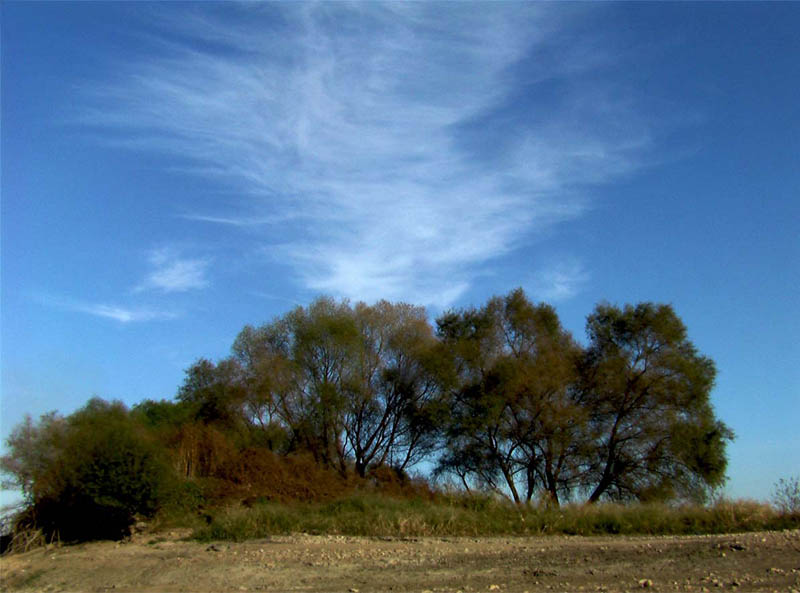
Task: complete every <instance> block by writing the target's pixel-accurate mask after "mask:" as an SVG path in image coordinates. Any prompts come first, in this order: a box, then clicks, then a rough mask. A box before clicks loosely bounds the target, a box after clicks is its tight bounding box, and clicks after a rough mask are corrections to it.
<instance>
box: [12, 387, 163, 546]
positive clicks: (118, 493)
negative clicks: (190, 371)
mask: <svg viewBox="0 0 800 593" xmlns="http://www.w3.org/2000/svg"><path fill="white" fill-rule="evenodd" d="M7 446H8V449H9V451H10V454H9V455H7V456H5V457H3V458H2V459H0V470H2V471H3V473H5V474H7V475H8V476H10V477H11V480H9V481H8V482H6V485H10V486H16V487H18V488H20V489H21V490H22V492H23V494H24V495H25V498H26V501H27V504H28V507H27V509H26V511H25V512H24V513H23V514H22V515H21V516H20V518H19V520H18V525H20V526H21V527H30V528H36V529H41V530H42V531H43V532H44V534H45V535H46V536H47V537H48V538H50V539H53V538H58V539H61V540H63V541H76V540H91V539H117V538H119V537H122V536H124V535H126V534H127V533H129V528H130V525H131V524H132V523H133V520H134V517H135V516H136V515H141V516H146V517H148V516H153V515H154V514H155V513H156V511H157V510H158V509H159V507H160V506H161V504H162V501H163V500H165V499H166V498H167V497H169V496H170V495H171V492H172V491H173V490H174V489H175V486H176V482H177V481H176V479H175V477H174V474H173V472H172V470H171V468H170V465H169V462H168V460H167V459H166V457H165V456H164V452H163V449H162V448H160V447H159V446H158V445H157V443H156V442H154V440H153V439H152V438H151V437H150V435H149V434H148V432H147V431H146V429H145V428H144V427H143V426H141V425H140V424H139V423H138V422H136V421H135V420H134V419H133V418H132V417H131V415H130V414H129V412H128V410H127V409H126V408H125V406H124V405H123V404H121V403H119V402H106V401H103V400H101V399H92V400H90V401H89V402H88V403H87V404H86V405H85V406H84V407H83V408H81V409H80V410H78V411H77V412H75V413H73V414H71V415H70V416H68V417H61V416H58V415H56V414H48V415H45V416H42V418H41V419H40V420H39V422H34V421H32V420H31V419H30V418H28V419H26V421H25V422H24V423H23V424H21V425H20V426H18V427H17V428H16V429H15V430H14V432H13V433H12V435H11V437H10V438H9V439H8V442H7Z"/></svg>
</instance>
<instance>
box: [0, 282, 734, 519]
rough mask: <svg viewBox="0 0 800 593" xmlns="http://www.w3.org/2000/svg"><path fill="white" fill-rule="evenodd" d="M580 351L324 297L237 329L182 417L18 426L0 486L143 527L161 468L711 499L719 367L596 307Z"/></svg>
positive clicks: (192, 382) (476, 316)
mask: <svg viewBox="0 0 800 593" xmlns="http://www.w3.org/2000/svg"><path fill="white" fill-rule="evenodd" d="M587 338H588V341H587V344H586V345H585V346H583V345H581V344H579V343H578V342H577V341H576V340H575V339H574V338H573V337H572V336H571V335H570V334H569V332H567V331H566V330H565V329H564V328H563V327H562V326H561V323H560V321H559V319H558V316H557V314H556V312H555V310H554V309H553V308H552V307H551V306H549V305H547V304H533V303H531V302H530V301H529V300H528V299H527V297H526V296H525V294H524V293H523V291H522V290H516V291H513V292H511V293H510V294H508V295H506V296H504V297H495V298H492V299H491V300H489V301H488V302H487V303H486V304H485V305H484V306H483V307H480V308H469V309H463V310H457V311H450V312H447V313H445V314H443V315H442V316H441V317H439V318H438V319H437V320H436V322H435V327H434V326H433V325H431V324H430V323H429V322H428V319H427V316H426V312H425V310H424V309H422V308H420V307H414V306H411V305H407V304H402V303H389V302H386V301H381V302H379V303H377V304H375V305H371V306H370V305H366V304H363V303H358V304H356V305H354V306H351V305H350V304H349V303H348V302H346V301H344V302H338V301H335V300H333V299H330V298H320V299H318V300H316V301H314V302H313V303H311V304H310V305H309V306H307V307H297V308H296V309H294V310H293V311H291V312H289V313H287V314H285V315H283V316H282V317H279V318H277V319H275V320H273V321H272V322H270V323H267V324H265V325H262V326H260V327H250V326H247V327H245V328H244V329H243V330H242V331H241V333H240V334H239V336H238V337H237V338H236V340H235V342H234V344H233V348H232V355H231V356H230V357H228V358H225V359H223V360H219V361H217V362H212V361H209V360H206V359H200V360H198V361H197V362H196V363H195V364H193V365H192V366H191V367H190V368H189V369H187V371H186V378H185V381H184V383H183V385H182V386H181V387H180V389H179V391H178V394H177V397H176V399H175V400H173V401H163V400H162V401H153V400H147V401H145V402H142V403H141V404H139V405H137V406H135V407H134V408H133V410H132V411H130V412H127V411H126V410H124V408H122V407H121V406H119V405H116V404H107V403H104V402H99V401H95V400H93V402H90V404H89V405H88V406H87V407H86V408H84V409H83V410H82V411H80V412H78V413H76V414H73V415H72V416H70V417H68V418H66V419H64V418H60V417H57V416H48V417H44V418H43V419H42V420H41V421H40V422H39V423H38V424H35V423H31V422H30V421H28V422H27V423H25V424H24V425H21V426H19V427H18V428H17V430H16V431H15V432H14V433H13V435H12V438H11V439H10V440H9V442H8V445H9V450H10V455H8V456H6V457H4V458H3V459H2V462H1V463H0V469H2V470H3V471H4V472H5V473H7V474H9V475H11V477H12V478H13V479H14V480H15V482H16V484H17V485H19V486H21V487H22V489H23V491H24V492H25V493H26V495H27V496H28V498H29V500H30V501H31V502H33V503H35V504H39V506H40V507H41V506H42V505H41V502H42V501H47V500H55V499H58V498H59V497H63V496H67V497H70V496H72V497H78V498H80V497H81V496H83V497H84V498H85V497H87V496H88V497H90V498H92V500H95V501H100V503H102V504H105V505H106V506H109V505H110V506H114V505H117V507H120V508H123V510H124V511H125V512H126V513H128V514H131V513H134V512H147V511H150V510H152V507H153V504H154V503H153V501H154V500H157V498H158V494H157V490H158V488H160V487H161V486H159V484H164V483H166V482H168V481H169V480H167V478H165V477H164V476H163V475H162V474H163V473H164V472H163V468H164V467H165V460H167V461H166V466H168V467H171V469H172V474H173V477H177V478H184V479H186V478H189V479H194V478H204V477H217V478H230V476H232V475H234V474H236V478H235V479H236V480H238V481H239V482H242V481H248V479H249V478H248V476H247V472H248V471H250V472H251V473H252V472H261V473H263V472H264V471H268V470H264V469H263V468H264V467H267V466H264V465H263V464H262V465H261V466H259V465H258V463H257V462H256V461H257V459H258V458H259V457H262V458H265V457H269V458H283V459H289V458H298V457H300V456H305V457H306V458H311V459H313V463H314V465H315V466H316V467H318V468H322V469H323V470H325V471H327V472H329V473H335V474H338V475H339V476H340V477H342V478H347V477H348V476H350V475H355V476H358V477H360V478H365V477H368V476H369V475H370V474H371V473H373V472H380V471H381V470H385V468H392V471H393V472H394V473H395V475H398V476H403V475H406V472H407V471H408V470H409V469H410V468H412V467H415V466H416V467H425V468H428V469H430V470H432V476H433V477H436V478H442V479H449V480H450V481H454V482H455V483H460V484H462V485H463V487H464V488H465V489H466V490H468V491H470V490H473V489H481V490H487V489H489V490H493V491H496V492H498V493H502V494H503V495H506V496H508V497H510V498H511V499H513V500H514V501H515V502H517V503H523V502H526V501H530V500H531V499H533V498H538V499H544V500H546V501H548V502H550V503H554V504H558V503H559V501H563V500H574V499H578V498H580V497H585V498H586V499H587V500H588V501H590V502H595V501H598V500H601V499H613V500H630V499H638V500H654V499H662V500H663V499H670V498H675V497H683V498H692V499H702V498H703V497H704V495H706V494H707V493H708V491H709V490H710V489H711V488H714V487H716V486H718V485H720V484H721V483H722V481H723V480H724V475H725V467H726V456H725V446H726V443H727V441H728V440H730V439H731V438H732V433H731V431H730V430H729V429H728V428H727V427H726V426H725V425H724V424H723V423H722V422H720V421H719V420H717V419H716V418H715V416H714V413H713V409H712V407H711V403H710V399H709V397H710V392H711V389H712V386H713V382H714V375H715V369H714V365H713V362H712V361H711V360H709V359H708V358H706V357H704V356H702V355H701V354H699V353H698V352H697V350H696V348H695V347H694V346H693V344H692V343H691V341H689V339H688V337H687V332H686V328H685V327H684V325H683V323H682V322H681V320H680V319H679V318H678V316H677V315H676V314H675V312H674V311H673V309H672V308H671V307H670V306H668V305H657V304H652V303H642V304H639V305H636V306H630V305H628V306H625V307H622V308H619V307H616V306H611V305H607V304H603V305H598V306H597V307H596V308H595V310H594V312H593V313H592V314H591V315H590V316H589V317H588V320H587ZM123 417H124V418H123ZM87 423H89V424H91V425H92V427H93V428H92V429H91V431H89V432H87V428H88V425H87ZM85 425H86V426H85ZM87 434H91V435H92V436H91V438H89V437H86V435H87ZM87 438H88V440H86V439H87ZM81 439H84V440H85V441H86V442H83V441H82V440H81ZM66 460H70V461H68V462H67V461H66ZM98 460H99V461H98ZM232 460H234V461H235V463H233V462H232ZM242 460H249V461H247V462H246V463H245V462H244V461H242ZM420 462H425V463H423V464H422V465H421V466H420ZM64 463H67V466H68V467H69V468H70V469H69V471H68V472H66V474H65V473H64V472H63V471H60V470H57V469H54V468H61V467H64V465H63V464H64ZM254 463H255V465H253V464H254ZM236 464H238V465H236ZM134 466H135V467H134ZM233 466H236V467H238V469H235V468H234V469H232V467H233ZM258 467H261V468H262V469H261V470H258V469H252V468H258ZM270 467H273V466H270ZM247 468H251V469H247ZM86 472H89V473H91V472H95V473H97V472H100V473H99V474H98V476H94V475H93V474H92V475H89V474H87V473H86ZM130 472H134V473H135V474H136V475H138V476H145V477H142V478H135V479H134V478H131V477H130V475H131V473H130ZM237 472H238V473H237ZM101 474H102V476H106V478H107V479H106V483H105V485H101V486H97V487H96V486H94V485H92V486H91V488H89V490H90V491H88V492H87V488H86V487H82V486H81V484H97V483H102V482H103V479H101V477H102V476H101ZM109 476H110V477H114V476H116V477H114V479H111V478H110V477H109ZM251 478H252V480H253V481H256V478H260V479H263V475H262V476H255V475H253V476H251ZM230 479H233V478H230ZM92 488H94V490H92ZM120 489H121V490H122V491H123V493H124V495H122V496H121V499H122V500H123V502H121V503H120V502H119V500H118V499H115V498H114V496H115V495H114V491H115V490H116V491H119V490H120ZM118 498H119V497H118ZM76 500H77V498H76ZM114 500H117V502H113V501H114ZM109 501H111V502H109ZM35 504H34V506H35ZM46 506H47V505H44V507H46ZM44 507H42V508H44Z"/></svg>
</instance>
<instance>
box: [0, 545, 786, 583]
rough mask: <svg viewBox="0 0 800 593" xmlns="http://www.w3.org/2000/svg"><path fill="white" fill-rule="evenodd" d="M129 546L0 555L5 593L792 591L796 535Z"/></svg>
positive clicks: (42, 549)
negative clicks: (20, 592)
mask: <svg viewBox="0 0 800 593" xmlns="http://www.w3.org/2000/svg"><path fill="white" fill-rule="evenodd" d="M186 535H187V534H186V533H185V532H183V533H182V532H179V531H173V532H169V533H161V534H146V533H144V534H139V535H137V536H134V538H132V540H131V541H130V542H125V543H114V542H100V543H91V544H82V545H76V546H62V547H50V548H49V549H44V548H40V549H38V550H33V551H30V552H27V553H25V554H15V555H11V556H5V557H3V558H2V559H0V571H1V572H0V574H1V575H2V581H0V582H1V583H2V584H1V585H0V587H1V588H2V590H4V591H115V592H116V591H237V592H238V591H342V592H351V593H355V592H360V593H367V592H370V591H390V592H406V591H418V592H429V593H433V592H446V591H447V592H456V591H462V592H464V593H468V592H472V593H477V592H480V591H486V592H489V591H497V592H499V593H503V592H506V591H518V592H522V591H530V592H534V591H609V592H611V591H631V590H638V589H648V590H650V591H695V592H702V591H720V590H723V591H724V590H734V591H781V592H791V591H798V592H800V531H798V530H793V531H784V532H775V533H749V534H741V535H723V536H693V537H591V538H590V537H554V536H551V537H543V538H408V539H398V538H362V537H340V536H311V535H293V536H281V537H272V538H269V539H263V540H255V541H250V542H246V543H236V544H231V543H227V542H218V543H212V544H208V543H205V544H203V543H198V542H194V541H185V540H183V539H182V538H183V537H185V536H186Z"/></svg>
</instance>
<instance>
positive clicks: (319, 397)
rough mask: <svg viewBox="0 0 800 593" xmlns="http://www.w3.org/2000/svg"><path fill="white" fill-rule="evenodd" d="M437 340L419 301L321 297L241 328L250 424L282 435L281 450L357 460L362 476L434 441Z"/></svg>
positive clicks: (404, 460) (336, 463)
mask: <svg viewBox="0 0 800 593" xmlns="http://www.w3.org/2000/svg"><path fill="white" fill-rule="evenodd" d="M434 346H435V339H434V336H433V333H432V330H431V328H430V326H429V324H428V323H427V321H426V319H425V313H424V311H423V310H422V309H421V308H419V307H412V306H410V305H405V304H402V303H399V304H392V303H388V302H386V301H381V302H379V303H377V304H375V305H373V306H368V305H365V304H363V303H358V304H356V305H355V306H354V307H352V306H350V304H349V303H347V302H346V301H344V302H336V301H334V300H332V299H329V298H320V299H318V300H316V301H314V302H313V303H311V304H310V305H309V306H308V307H298V308H296V309H295V310H293V311H291V312H290V313H288V314H287V315H285V316H283V317H281V318H279V319H276V320H274V321H273V322H271V323H269V324H266V325H264V326H261V327H259V328H252V327H249V326H248V327H246V328H244V330H243V331H242V332H241V333H240V335H239V337H238V338H237V339H236V342H235V343H234V348H233V350H234V358H235V360H236V361H237V362H238V364H239V365H240V366H241V368H242V370H243V377H244V384H245V385H246V388H247V395H246V397H245V407H246V410H247V413H248V417H249V420H250V421H251V423H252V424H253V425H255V426H258V427H260V428H261V429H262V430H264V431H267V430H269V431H271V433H272V434H276V435H278V436H281V435H283V436H285V440H280V443H281V447H282V449H281V451H282V452H287V453H293V452H298V451H305V452H307V453H310V454H311V455H312V456H313V457H314V459H315V460H317V461H318V462H319V463H321V464H323V465H325V466H328V467H332V468H336V469H337V470H338V471H339V472H340V473H341V474H342V475H345V474H346V473H347V468H348V465H349V464H350V463H352V466H353V468H354V469H355V471H356V473H357V474H358V475H359V476H361V477H364V476H365V475H366V473H367V472H368V470H369V468H370V467H373V466H378V465H381V464H390V465H397V466H399V467H401V468H405V467H409V466H410V465H413V464H414V463H416V462H417V461H419V460H420V459H421V457H422V456H423V455H424V454H426V453H428V452H429V451H430V450H431V449H432V448H433V446H434V444H435V441H434V439H433V436H434V435H435V430H436V428H437V417H438V414H441V411H442V410H441V406H440V405H439V402H438V399H437V395H438V390H437V383H436V382H435V381H434V380H433V375H434V370H433V369H434V368H435V363H434V361H433V352H434ZM281 431H282V433H281Z"/></svg>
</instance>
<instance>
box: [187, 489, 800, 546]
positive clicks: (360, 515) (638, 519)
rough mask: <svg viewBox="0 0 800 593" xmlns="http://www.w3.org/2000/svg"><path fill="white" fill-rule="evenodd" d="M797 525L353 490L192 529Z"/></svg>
mask: <svg viewBox="0 0 800 593" xmlns="http://www.w3.org/2000/svg"><path fill="white" fill-rule="evenodd" d="M797 527H800V518H798V517H797V516H794V517H793V518H792V517H787V516H784V515H780V514H778V513H777V512H776V511H775V510H774V509H772V508H771V507H770V506H768V505H764V504H759V503H752V502H747V501H740V502H731V501H721V502H718V503H717V504H715V505H713V506H710V507H708V506H699V505H684V506H668V505H664V504H657V503H653V504H638V503H637V504H628V505H620V504H613V503H601V504H596V505H565V506H563V507H561V508H555V507H552V506H549V505H543V506H538V507H532V506H522V507H521V506H518V505H514V504H511V503H509V502H508V501H504V500H502V499H498V498H497V497H491V496H481V495H475V496H464V495H457V496H452V495H451V496H443V497H438V498H436V499H434V500H429V499H420V498H417V499H397V498H391V497H386V496H374V495H363V494H361V495H355V496H351V497H348V498H345V499H342V500H337V501H335V502H331V503H306V504H297V503H295V504H280V503H273V502H264V503H261V504H257V505H255V506H253V507H252V508H242V507H226V508H223V509H220V510H218V511H215V512H214V513H213V517H212V520H211V523H210V524H209V525H207V526H203V527H200V528H198V529H196V530H195V532H194V537H195V538H197V539H199V540H201V541H212V540H235V541H243V540H247V539H255V538H262V537H267V536H269V535H276V534H289V533H312V534H320V533H324V534H336V535H361V536H384V537H386V536H392V537H409V536H473V537H474V536H493V535H494V536H498V535H516V536H537V535H551V534H568V535H606V534H625V535H636V534H642V535H644V534H647V535H655V534H662V535H667V534H673V535H683V534H704V533H731V532H738V531H757V530H764V529H784V528H797Z"/></svg>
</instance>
